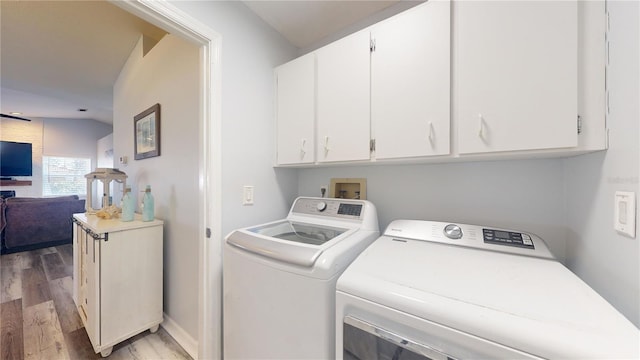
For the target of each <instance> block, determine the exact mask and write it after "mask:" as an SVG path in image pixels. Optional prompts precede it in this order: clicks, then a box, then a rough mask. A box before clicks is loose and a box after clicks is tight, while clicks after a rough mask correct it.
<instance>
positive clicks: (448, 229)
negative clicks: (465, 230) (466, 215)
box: [444, 224, 462, 239]
mask: <svg viewBox="0 0 640 360" xmlns="http://www.w3.org/2000/svg"><path fill="white" fill-rule="evenodd" d="M444 235H445V236H446V237H448V238H449V239H460V238H461V237H462V229H460V226H458V225H456V224H449V225H447V226H445V227H444Z"/></svg>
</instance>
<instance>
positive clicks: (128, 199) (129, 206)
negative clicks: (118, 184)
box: [120, 186, 136, 221]
mask: <svg viewBox="0 0 640 360" xmlns="http://www.w3.org/2000/svg"><path fill="white" fill-rule="evenodd" d="M135 207H136V205H135V202H134V200H133V196H131V187H129V186H127V187H126V188H125V189H124V195H122V216H120V220H122V221H133V212H134V210H135Z"/></svg>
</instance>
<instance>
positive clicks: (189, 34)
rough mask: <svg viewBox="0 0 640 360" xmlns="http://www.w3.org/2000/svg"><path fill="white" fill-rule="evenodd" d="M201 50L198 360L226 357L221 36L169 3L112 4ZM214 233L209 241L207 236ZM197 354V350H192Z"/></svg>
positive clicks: (131, 1) (117, 1) (163, 0)
mask: <svg viewBox="0 0 640 360" xmlns="http://www.w3.org/2000/svg"><path fill="white" fill-rule="evenodd" d="M108 1H109V2H111V3H112V4H114V5H116V6H118V7H120V8H122V9H124V10H125V11H127V12H129V13H131V14H134V15H136V16H138V17H140V18H142V19H144V20H146V21H148V22H150V23H152V24H154V25H156V26H158V27H160V28H162V29H164V30H166V31H167V32H169V33H171V34H173V35H176V36H179V37H180V38H182V39H185V40H187V41H190V42H192V43H194V44H196V45H197V46H199V47H200V84H199V88H200V111H199V113H200V119H199V133H200V137H199V152H200V157H199V162H198V163H199V171H198V183H199V191H200V201H199V204H198V217H199V221H198V232H199V234H200V236H199V239H198V242H199V246H198V249H199V254H198V255H199V256H198V263H199V265H198V270H199V274H198V339H197V341H198V345H197V358H199V359H220V358H222V246H221V244H222V231H221V229H222V216H221V214H222V211H221V209H222V201H221V198H222V196H221V195H222V186H221V183H222V181H221V180H222V161H221V160H222V156H221V154H222V148H221V143H222V135H221V130H222V113H221V102H222V97H221V91H220V89H221V88H222V81H221V53H220V51H221V45H222V44H221V43H222V37H221V36H220V34H219V33H217V32H216V31H214V30H212V29H211V28H209V27H208V26H206V25H204V24H203V23H201V22H200V21H198V20H196V19H195V18H193V17H191V16H190V15H188V14H186V13H185V12H184V11H182V10H180V9H178V8H176V7H175V6H174V5H172V4H170V3H169V2H167V1H166V0H155V1H147V0H125V1H121V0H108ZM207 233H209V234H210V235H209V237H207ZM189 350H191V351H189V352H190V353H191V354H190V355H192V356H193V355H194V354H193V350H195V349H189Z"/></svg>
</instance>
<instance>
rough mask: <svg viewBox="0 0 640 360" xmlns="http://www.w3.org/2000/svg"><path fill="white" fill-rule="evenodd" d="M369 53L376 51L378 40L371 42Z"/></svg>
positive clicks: (371, 40)
mask: <svg viewBox="0 0 640 360" xmlns="http://www.w3.org/2000/svg"><path fill="white" fill-rule="evenodd" d="M369 51H370V52H374V51H376V39H370V40H369Z"/></svg>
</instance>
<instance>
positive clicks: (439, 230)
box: [384, 220, 553, 258]
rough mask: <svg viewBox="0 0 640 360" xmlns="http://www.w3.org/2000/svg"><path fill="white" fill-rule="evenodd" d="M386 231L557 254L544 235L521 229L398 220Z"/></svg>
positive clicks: (446, 241) (406, 236) (484, 247)
mask: <svg viewBox="0 0 640 360" xmlns="http://www.w3.org/2000/svg"><path fill="white" fill-rule="evenodd" d="M384 235H386V236H391V237H394V238H399V239H400V238H401V239H408V240H419V241H430V242H438V243H443V244H447V245H455V246H465V247H470V248H476V249H482V250H489V251H499V252H504V253H511V254H518V255H526V256H534V257H542V258H553V255H552V254H551V252H550V251H549V248H548V247H547V245H546V244H545V243H544V241H543V240H542V239H541V238H539V237H538V236H536V235H534V234H530V233H525V232H522V231H517V230H509V229H500V228H494V227H491V228H490V227H485V226H479V225H470V224H459V223H446V222H439V221H422V220H395V221H393V222H391V224H389V226H388V227H387V229H386V231H385V233H384Z"/></svg>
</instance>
